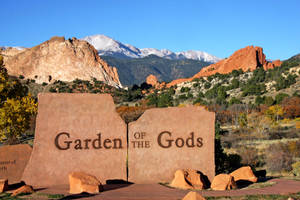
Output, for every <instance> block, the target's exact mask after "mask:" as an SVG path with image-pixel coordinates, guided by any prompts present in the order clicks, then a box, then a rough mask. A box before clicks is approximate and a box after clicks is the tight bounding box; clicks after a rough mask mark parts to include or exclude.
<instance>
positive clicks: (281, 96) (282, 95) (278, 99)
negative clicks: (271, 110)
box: [275, 93, 289, 104]
mask: <svg viewBox="0 0 300 200" xmlns="http://www.w3.org/2000/svg"><path fill="white" fill-rule="evenodd" d="M286 97H289V95H288V94H285V93H279V94H277V95H276V96H275V101H276V104H281V102H282V101H283V99H285V98H286Z"/></svg>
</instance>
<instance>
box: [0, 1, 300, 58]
mask: <svg viewBox="0 0 300 200" xmlns="http://www.w3.org/2000/svg"><path fill="white" fill-rule="evenodd" d="M0 18H1V25H2V26H1V31H0V46H25V47H32V46H35V45H37V44H39V43H41V42H43V41H45V40H48V39H49V38H50V37H52V36H54V35H59V36H65V37H66V38H69V37H77V38H82V37H85V36H88V35H94V34H104V35H107V36H109V37H112V38H114V39H116V40H118V41H120V42H123V43H128V44H131V45H134V46H136V47H138V48H146V47H152V48H158V49H163V48H166V49H169V50H172V51H185V50H190V49H193V50H202V51H206V52H208V53H210V54H213V55H216V56H218V57H221V58H224V57H228V56H230V55H231V54H232V53H233V52H234V51H236V50H238V49H240V48H243V47H245V46H248V45H255V46H261V47H263V48H264V52H265V54H266V55H267V58H268V59H287V58H289V57H291V56H293V55H295V54H298V53H300V1H299V0H249V1H247V0H181V1H179V0H72V1H71V0H26V1H25V0H2V1H1V11H0Z"/></svg>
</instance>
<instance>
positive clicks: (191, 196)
mask: <svg viewBox="0 0 300 200" xmlns="http://www.w3.org/2000/svg"><path fill="white" fill-rule="evenodd" d="M182 200H205V198H204V197H203V196H201V195H200V194H198V193H197V192H189V193H188V194H187V195H185V196H184V197H183V199H182Z"/></svg>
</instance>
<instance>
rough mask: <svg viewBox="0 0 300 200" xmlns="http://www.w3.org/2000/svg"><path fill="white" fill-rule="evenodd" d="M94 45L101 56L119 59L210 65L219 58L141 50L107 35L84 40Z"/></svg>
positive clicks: (206, 54) (157, 50)
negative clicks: (152, 57)
mask: <svg viewBox="0 0 300 200" xmlns="http://www.w3.org/2000/svg"><path fill="white" fill-rule="evenodd" d="M82 40H85V41H87V42H89V43H90V44H91V45H93V46H94V47H95V48H96V49H97V51H98V53H99V55H100V56H102V55H104V56H112V57H118V58H120V57H121V58H144V57H147V56H149V55H151V54H153V55H156V56H159V57H162V58H167V59H171V60H179V59H192V60H200V61H205V62H210V63H216V62H218V61H219V60H221V59H219V58H217V57H216V56H213V55H210V54H208V53H206V52H203V51H198V50H196V51H194V50H189V51H182V52H172V51H170V50H168V49H161V50H159V49H155V48H142V49H139V48H137V47H135V46H133V45H130V44H123V43H121V42H119V41H117V40H114V39H112V38H110V37H108V36H105V35H100V34H99V35H92V36H87V37H84V38H82Z"/></svg>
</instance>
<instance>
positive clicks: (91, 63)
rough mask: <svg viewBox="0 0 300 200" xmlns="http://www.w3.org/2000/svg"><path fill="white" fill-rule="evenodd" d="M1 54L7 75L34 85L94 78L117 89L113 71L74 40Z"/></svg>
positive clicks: (55, 39) (61, 39) (59, 39)
mask: <svg viewBox="0 0 300 200" xmlns="http://www.w3.org/2000/svg"><path fill="white" fill-rule="evenodd" d="M1 52H2V53H1ZM1 52H0V54H3V55H4V65H5V67H6V68H7V70H8V73H9V74H10V75H13V76H19V75H23V76H24V77H25V78H29V79H35V80H36V82H38V83H42V82H49V81H50V80H52V81H54V80H62V81H73V80H74V79H76V78H78V79H83V80H90V79H92V78H96V79H98V80H100V81H103V82H104V83H107V84H109V85H112V86H115V87H121V83H120V81H119V76H118V72H117V69H116V68H114V67H110V66H108V64H107V63H106V62H105V61H103V60H102V59H101V58H100V57H99V56H98V53H97V51H96V49H95V48H94V47H93V46H92V45H90V44H89V43H88V42H86V41H82V40H78V39H76V38H72V39H68V40H65V38H64V37H52V38H51V39H50V40H48V41H46V42H43V43H42V44H40V45H37V46H35V47H32V48H28V49H24V50H22V51H20V52H17V51H15V52H12V51H10V52H9V51H8V50H4V51H1Z"/></svg>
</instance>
